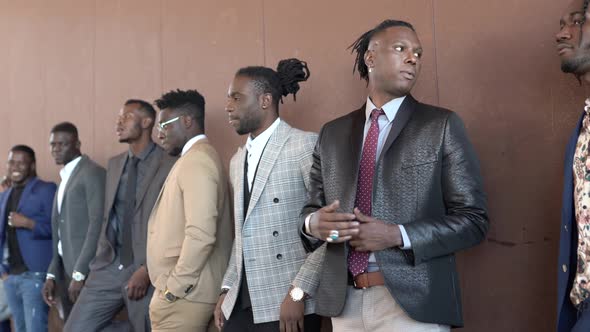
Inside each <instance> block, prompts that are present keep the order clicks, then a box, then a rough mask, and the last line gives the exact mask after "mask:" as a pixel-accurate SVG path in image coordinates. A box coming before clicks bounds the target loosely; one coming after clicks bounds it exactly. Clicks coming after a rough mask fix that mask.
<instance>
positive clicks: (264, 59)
mask: <svg viewBox="0 0 590 332" xmlns="http://www.w3.org/2000/svg"><path fill="white" fill-rule="evenodd" d="M260 3H261V4H262V63H263V65H264V66H266V65H267V63H266V16H265V15H264V0H262V1H260Z"/></svg>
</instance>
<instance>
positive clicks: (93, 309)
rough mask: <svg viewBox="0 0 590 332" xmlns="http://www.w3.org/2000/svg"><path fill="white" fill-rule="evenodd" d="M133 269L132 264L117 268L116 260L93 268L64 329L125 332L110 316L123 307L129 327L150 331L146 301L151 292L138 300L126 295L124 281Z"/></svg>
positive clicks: (136, 330)
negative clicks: (106, 329) (126, 313)
mask: <svg viewBox="0 0 590 332" xmlns="http://www.w3.org/2000/svg"><path fill="white" fill-rule="evenodd" d="M135 271H136V267H135V266H130V267H127V268H122V269H119V260H118V259H115V261H114V262H113V263H112V264H110V265H108V266H105V267H104V268H102V269H99V270H93V271H91V272H90V275H89V276H88V280H87V281H86V284H85V285H84V288H82V292H81V293H80V296H79V297H78V300H77V301H76V303H75V304H74V308H73V309H72V312H71V313H70V317H69V318H68V321H67V322H66V325H65V327H64V332H78V331H85V332H93V331H105V328H106V327H107V326H108V328H109V330H113V329H116V330H117V331H125V330H128V329H129V328H128V327H127V326H123V325H122V326H118V327H117V328H115V327H114V326H112V325H111V321H112V319H113V317H114V316H115V315H116V314H117V313H118V312H119V311H120V310H121V308H122V307H123V306H125V307H126V308H127V312H128V316H129V323H130V324H131V329H132V330H133V331H135V332H144V331H150V321H149V310H148V308H149V303H150V300H151V297H152V294H153V287H151V286H150V288H149V290H148V293H147V294H146V296H144V297H143V298H142V299H141V300H139V301H133V300H130V299H129V298H128V297H127V289H126V286H127V281H128V280H129V278H131V275H133V273H134V272H135Z"/></svg>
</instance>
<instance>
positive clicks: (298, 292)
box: [291, 287, 304, 301]
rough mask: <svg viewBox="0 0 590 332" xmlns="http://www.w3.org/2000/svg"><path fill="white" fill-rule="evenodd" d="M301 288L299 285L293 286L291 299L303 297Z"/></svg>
mask: <svg viewBox="0 0 590 332" xmlns="http://www.w3.org/2000/svg"><path fill="white" fill-rule="evenodd" d="M303 295H304V293H303V290H302V289H301V288H299V287H295V288H293V289H292V290H291V298H292V299H293V301H301V299H303Z"/></svg>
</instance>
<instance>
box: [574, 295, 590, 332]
mask: <svg viewBox="0 0 590 332" xmlns="http://www.w3.org/2000/svg"><path fill="white" fill-rule="evenodd" d="M588 331H590V299H586V301H584V302H582V303H581V304H580V306H579V307H578V319H577V320H576V325H574V327H573V328H572V331H571V332H588Z"/></svg>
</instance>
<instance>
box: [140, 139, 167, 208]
mask: <svg viewBox="0 0 590 332" xmlns="http://www.w3.org/2000/svg"><path fill="white" fill-rule="evenodd" d="M153 153H154V157H153V158H150V161H149V164H148V165H146V169H147V172H146V173H145V175H144V178H143V181H142V182H141V183H138V184H137V191H136V195H135V200H136V203H135V211H134V213H137V211H138V210H139V208H140V207H141V201H142V200H143V198H144V197H145V194H146V192H147V189H148V187H149V185H150V183H152V181H151V179H153V178H154V176H156V173H157V172H158V170H159V169H160V166H161V163H160V162H161V161H162V158H161V157H162V150H160V149H158V148H157V147H154V151H153Z"/></svg>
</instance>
